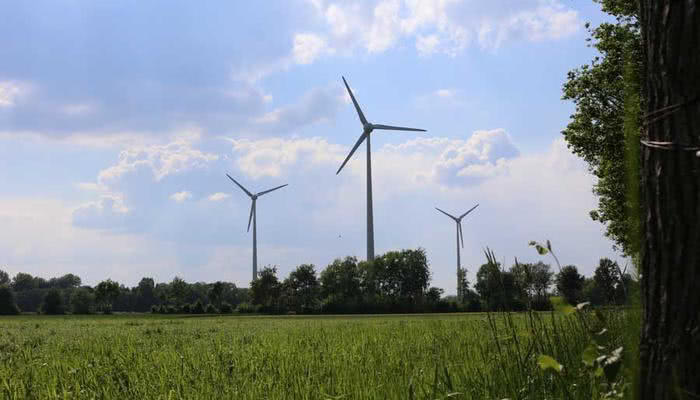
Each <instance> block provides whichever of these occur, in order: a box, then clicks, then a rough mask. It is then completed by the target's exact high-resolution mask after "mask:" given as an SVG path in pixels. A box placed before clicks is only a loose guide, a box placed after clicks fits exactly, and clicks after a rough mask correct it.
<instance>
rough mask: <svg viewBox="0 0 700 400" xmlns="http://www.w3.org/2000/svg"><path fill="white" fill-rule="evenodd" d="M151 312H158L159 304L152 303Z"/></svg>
mask: <svg viewBox="0 0 700 400" xmlns="http://www.w3.org/2000/svg"><path fill="white" fill-rule="evenodd" d="M151 313H153V314H160V306H159V305H156V304H154V305H152V306H151Z"/></svg>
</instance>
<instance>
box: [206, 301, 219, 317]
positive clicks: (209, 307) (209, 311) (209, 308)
mask: <svg viewBox="0 0 700 400" xmlns="http://www.w3.org/2000/svg"><path fill="white" fill-rule="evenodd" d="M218 313H219V310H218V309H217V308H216V306H215V305H213V304H211V303H209V304H207V314H218Z"/></svg>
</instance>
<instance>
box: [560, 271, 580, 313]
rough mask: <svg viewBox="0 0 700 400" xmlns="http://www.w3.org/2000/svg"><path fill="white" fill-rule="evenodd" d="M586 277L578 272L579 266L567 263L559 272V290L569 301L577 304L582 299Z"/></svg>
mask: <svg viewBox="0 0 700 400" xmlns="http://www.w3.org/2000/svg"><path fill="white" fill-rule="evenodd" d="M583 282H584V277H583V275H581V274H579V273H578V268H576V267H575V266H573V265H567V266H565V267H564V268H562V269H561V272H559V273H558V274H557V277H556V286H557V291H558V292H559V294H560V295H561V296H563V297H564V299H565V300H566V302H567V303H569V304H577V303H578V302H579V300H580V299H581V291H582V289H583Z"/></svg>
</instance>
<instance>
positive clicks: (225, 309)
mask: <svg viewBox="0 0 700 400" xmlns="http://www.w3.org/2000/svg"><path fill="white" fill-rule="evenodd" d="M220 311H221V313H222V314H231V313H232V312H233V307H232V306H231V304H229V303H227V302H223V303H221V309H220Z"/></svg>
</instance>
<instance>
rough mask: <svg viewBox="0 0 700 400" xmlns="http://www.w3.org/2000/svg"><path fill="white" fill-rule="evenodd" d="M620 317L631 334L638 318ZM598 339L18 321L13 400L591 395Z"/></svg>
mask: <svg viewBox="0 0 700 400" xmlns="http://www.w3.org/2000/svg"><path fill="white" fill-rule="evenodd" d="M609 315H610V318H609V320H610V321H611V322H610V327H609V329H611V330H617V331H620V332H621V331H622V330H623V328H624V325H625V321H627V317H626V316H625V313H624V312H614V313H612V312H611V313H609ZM619 336H620V337H622V335H619ZM588 343H589V337H588V334H587V332H586V331H585V329H583V327H582V325H581V319H580V318H576V316H564V315H561V314H552V313H543V314H533V316H531V317H528V316H527V314H517V315H516V314H512V315H510V316H507V315H498V314H491V317H489V316H488V315H487V314H469V315H466V314H461V315H410V316H408V315H400V316H343V317H328V316H323V317H316V316H312V317H304V316H290V317H262V316H258V317H251V316H248V317H243V316H222V317H210V316H208V317H178V316H152V315H138V316H127V315H117V316H87V317H80V316H64V317H48V316H20V317H6V318H0V398H4V399H24V398H42V399H44V398H48V399H52V398H86V399H87V398H101V399H124V398H139V399H194V398H202V399H205V398H206V399H210V398H235V399H285V398H298V399H341V398H342V399H375V398H376V399H409V398H431V399H435V398H448V397H450V398H474V399H484V398H491V399H501V398H512V399H517V398H521V399H525V398H528V399H544V398H557V399H558V398H567V397H569V398H577V399H579V398H580V399H590V398H594V397H595V396H596V394H595V393H596V388H595V383H594V382H591V381H590V380H589V379H587V378H586V377H585V376H583V375H581V374H580V373H579V371H578V368H579V367H580V364H581V362H580V354H581V351H582V350H583V348H585V346H586V345H588ZM542 353H544V354H549V355H551V356H553V357H554V358H555V359H557V360H558V361H559V362H561V363H562V364H563V365H564V366H565V370H564V373H563V374H562V375H561V376H558V375H557V376H555V375H553V374H552V373H550V372H548V371H542V370H540V369H539V368H538V367H537V361H536V359H537V356H538V355H539V354H542Z"/></svg>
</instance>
